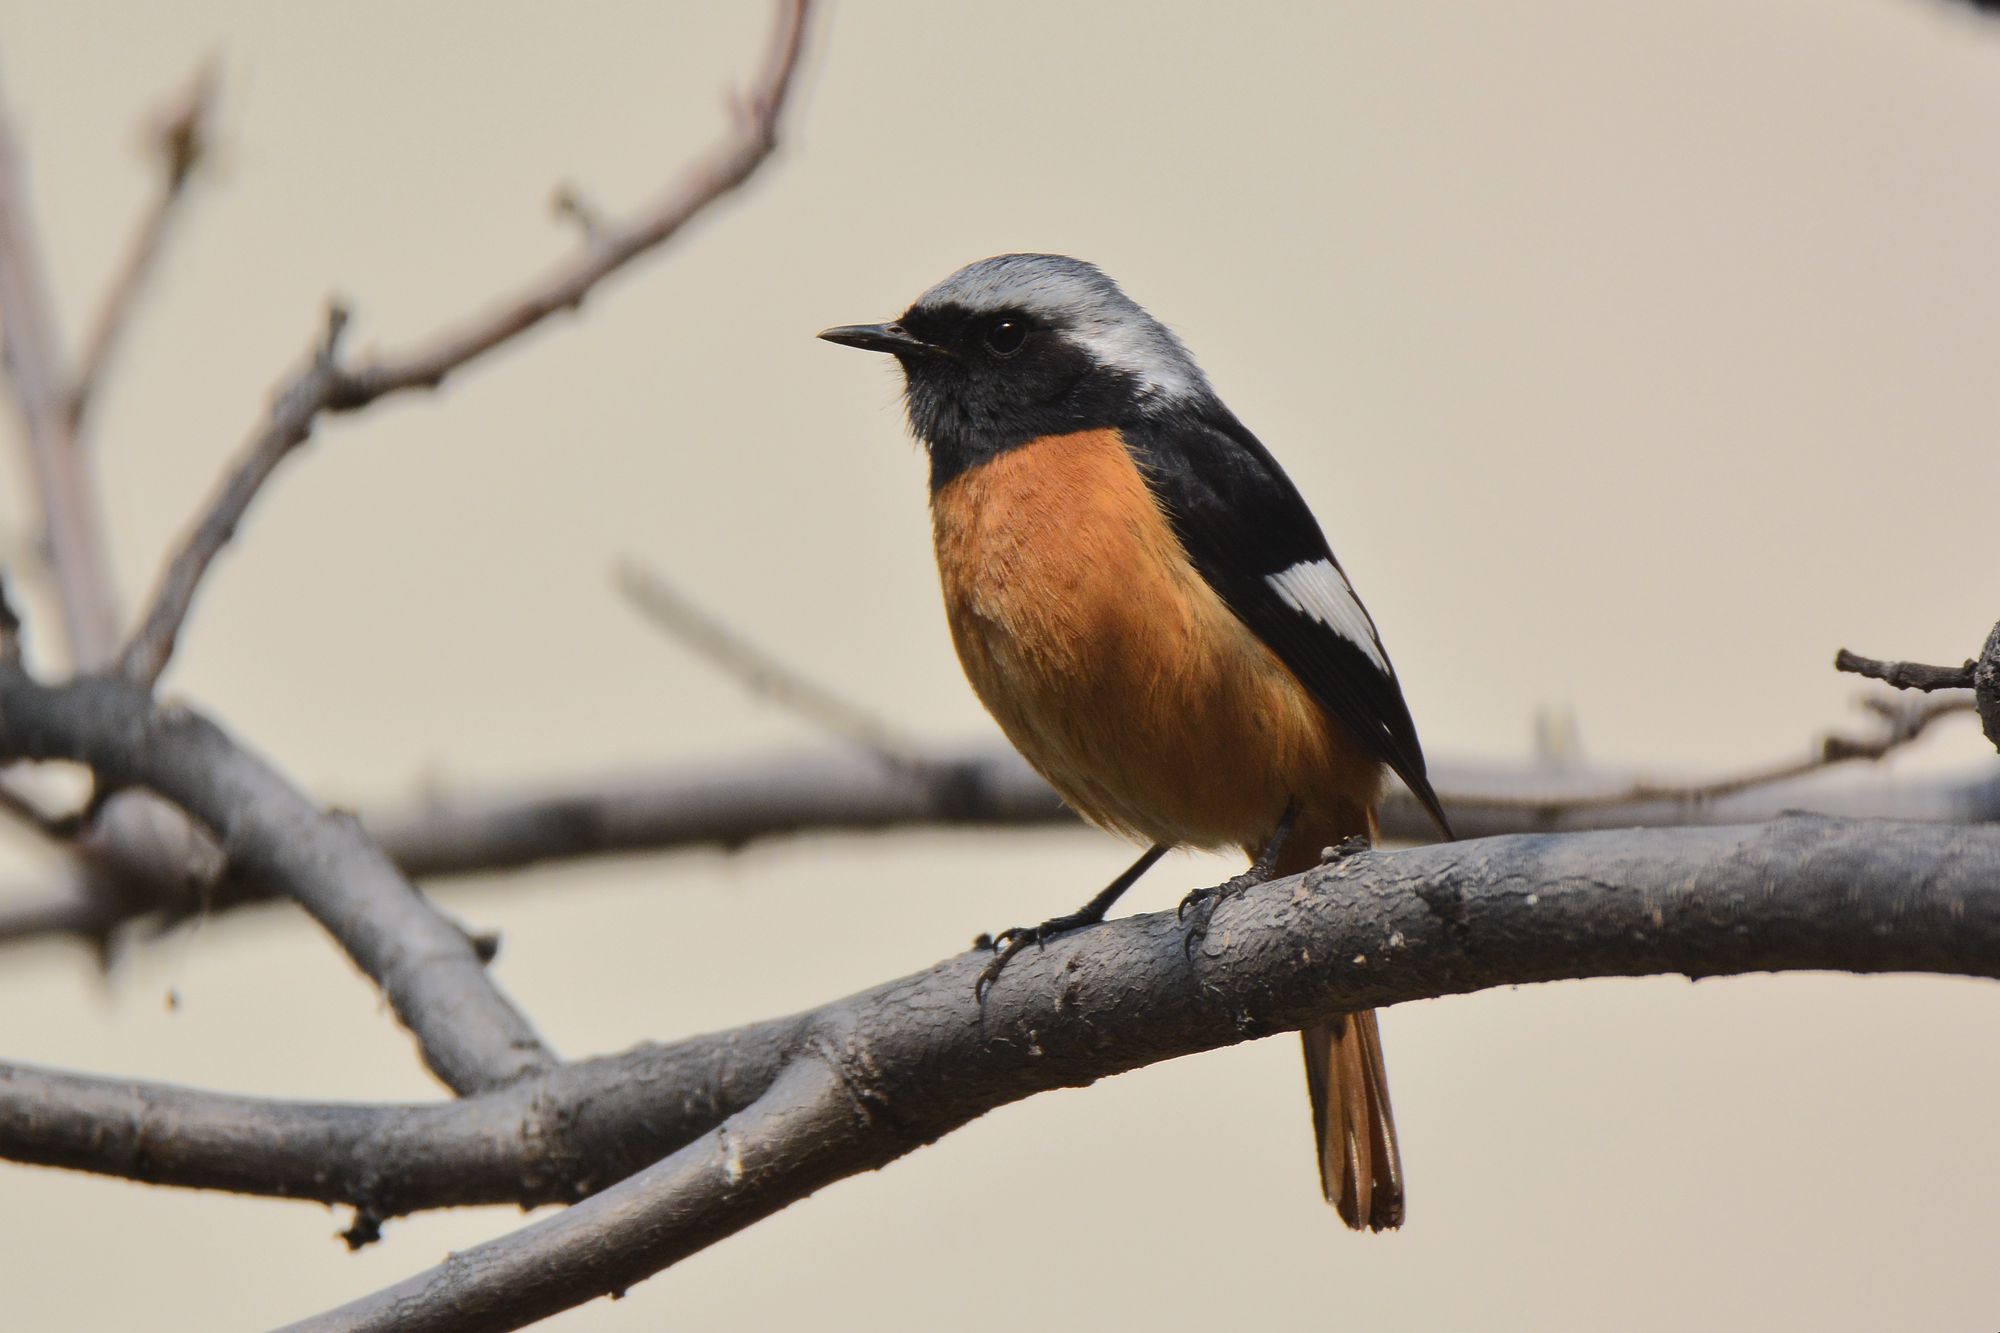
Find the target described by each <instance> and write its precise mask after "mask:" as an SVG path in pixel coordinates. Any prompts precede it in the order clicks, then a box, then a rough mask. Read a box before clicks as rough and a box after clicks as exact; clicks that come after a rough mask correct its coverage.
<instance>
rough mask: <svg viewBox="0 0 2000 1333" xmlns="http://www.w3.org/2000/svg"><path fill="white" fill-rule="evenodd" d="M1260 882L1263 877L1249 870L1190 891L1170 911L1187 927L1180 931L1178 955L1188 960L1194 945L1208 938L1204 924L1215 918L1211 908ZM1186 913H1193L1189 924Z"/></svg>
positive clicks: (1192, 955)
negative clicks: (1180, 954) (1173, 910)
mask: <svg viewBox="0 0 2000 1333" xmlns="http://www.w3.org/2000/svg"><path fill="white" fill-rule="evenodd" d="M1263 882H1264V876H1262V875H1259V874H1258V873H1257V872H1256V871H1255V870H1250V871H1246V872H1245V873H1243V874H1241V875H1235V876H1232V877H1231V878H1229V879H1226V880H1224V881H1222V883H1220V884H1211V885H1209V886H1208V887H1207V888H1203V889H1196V890H1195V891H1194V892H1192V893H1190V894H1188V896H1187V897H1185V898H1183V899H1181V905H1180V907H1179V908H1177V909H1176V910H1175V912H1174V916H1175V919H1176V920H1178V921H1180V922H1182V923H1183V924H1185V925H1186V927H1187V929H1186V930H1184V931H1182V932H1181V952H1182V953H1184V954H1186V955H1187V957H1188V958H1189V959H1192V958H1193V957H1194V946H1195V945H1197V944H1199V943H1201V942H1202V941H1203V940H1204V939H1207V938H1208V922H1209V918H1211V917H1213V916H1214V915H1215V909H1216V908H1218V907H1220V906H1222V904H1223V903H1225V902H1227V901H1229V900H1230V899H1231V898H1234V897H1235V896H1236V895H1237V894H1239V893H1243V892H1244V891H1246V890H1248V889H1253V888H1255V887H1257V886H1258V885H1259V884H1262V883H1263ZM1189 913H1193V916H1194V919H1193V920H1192V921H1189V919H1188V916H1189Z"/></svg>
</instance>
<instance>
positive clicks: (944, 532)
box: [819, 254, 1449, 1230]
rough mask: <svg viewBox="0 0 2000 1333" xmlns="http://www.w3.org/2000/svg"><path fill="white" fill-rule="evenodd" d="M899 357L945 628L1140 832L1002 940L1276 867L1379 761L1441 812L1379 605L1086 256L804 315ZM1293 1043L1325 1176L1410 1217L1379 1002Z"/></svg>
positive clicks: (1374, 1212)
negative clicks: (846, 319)
mask: <svg viewBox="0 0 2000 1333" xmlns="http://www.w3.org/2000/svg"><path fill="white" fill-rule="evenodd" d="M819 336H820V337H822V338H824V339H826V340H828V341H829V342H835V343H842V344H845V345H846V346H849V347H860V348H865V349H867V350H870V351H878V352H887V353H889V354H890V355H892V356H894V357H895V358H896V359H897V360H898V361H899V362H900V363H901V365H902V370H903V374H904V384H905V390H906V393H905V400H906V405H907V407H908V411H909V419H910V425H911V428H912V429H913V431H914V432H915V433H916V435H917V436H918V438H919V439H920V440H921V441H922V442H923V444H924V446H925V448H926V449H927V450H928V452H929V456H930V498H931V499H930V502H931V522H932V529H933V534H934V536H935V539H936V545H937V561H938V573H939V575H940V578H941V580H942V582H943V585H944V600H945V611H946V615H947V617H948V619H949V621H950V625H951V634H952V641H953V643H954V645H955V646H956V647H957V649H958V656H959V660H960V662H961V663H963V664H964V667H965V674H966V676H967V677H968V678H969V679H970V680H971V682H972V687H973V689H974V690H975V691H977V692H978V694H979V697H980V699H981V700H982V701H983V702H984V703H985V705H986V707H987V709H988V710H989V711H990V712H991V713H992V714H993V716H994V718H995V719H996V720H997V721H998V722H999V723H1000V727H1001V729H1002V730H1003V731H1005V732H1006V734H1007V738H1008V739H1009V740H1011V741H1012V742H1013V743H1014V745H1015V746H1016V747H1017V748H1018V749H1019V750H1020V751H1021V753H1022V754H1023V755H1025V756H1026V757H1027V759H1028V761H1029V762H1030V763H1031V764H1033V765H1034V766H1035V768H1036V769H1037V770H1038V771H1039V772H1040V773H1041V774H1042V776H1043V777H1045V778H1047V779H1048V781H1049V783H1050V785H1052V786H1053V787H1054V788H1055V789H1056V791H1057V792H1058V793H1060V794H1061V796H1062V798H1063V799H1064V800H1065V801H1067V802H1068V803H1069V804H1070V805H1071V806H1072V807H1073V808H1075V809H1076V811H1077V812H1078V813H1080V814H1081V815H1083V816H1084V817H1085V818H1086V819H1089V820H1091V821H1092V822H1094V823H1096V824H1098V825H1100V826H1102V827H1104V828H1106V829H1110V830H1112V831H1114V832H1117V833H1120V834H1124V835H1126V836H1128V837H1131V838H1134V839H1136V840H1138V841H1139V842H1141V843H1144V844H1146V845H1147V847H1148V850H1147V852H1146V853H1145V855H1143V856H1142V857H1140V858H1139V860H1138V862H1137V863H1135V864H1134V865H1133V866H1132V868H1131V869H1130V870H1128V871H1127V872H1126V873H1125V874H1123V875H1121V876H1119V877H1118V879H1117V880H1115V881H1113V882H1112V884H1111V885H1110V886H1108V887H1107V888H1106V889H1105V890H1104V891H1103V892H1102V893H1100V894H1098V895H1097V897H1095V898H1093V899H1092V900H1091V901H1090V902H1089V903H1088V904H1086V905H1085V906H1084V907H1083V908H1081V909H1079V910H1078V911H1076V912H1072V913H1070V914H1069V915H1067V916H1062V917H1056V918H1054V919H1052V920H1050V921H1046V922H1044V923H1042V925H1040V926H1037V927H1031V928H1016V929H1014V930H1010V931H1006V932H1003V934H1002V935H1001V936H1000V937H999V938H998V939H997V940H996V941H995V948H996V950H997V952H996V957H995V960H994V964H993V966H992V967H989V969H988V978H989V979H990V977H992V976H993V975H996V974H997V971H998V968H999V967H1000V966H1001V965H1003V964H1004V963H1005V961H1006V959H1007V958H1008V957H1009V956H1010V955H1011V954H1012V953H1013V952H1014V950H1016V949H1018V948H1020V947H1021V946H1022V945H1023V944H1024V943H1026V942H1027V941H1029V940H1040V939H1043V938H1046V937H1047V936H1048V935H1051V934H1054V933H1056V932H1059V931H1062V930H1066V929H1071V928H1074V927H1078V926H1083V925H1089V924H1093V923H1095V922H1098V921H1101V920H1103V918H1104V914H1105V912H1106V911H1107V910H1109V908H1110V907H1111V904H1112V903H1113V902H1114V901H1115V900H1116V899H1117V898H1118V896H1119V895H1120V894H1121V893H1123V892H1124V891H1125V890H1126V889H1127V888H1129V887H1130V886H1131V884H1132V883H1133V881H1135V880H1137V879H1138V878H1139V876H1140V875H1142V874H1143V873H1145V871H1146V869H1147V868H1148V867H1150V866H1151V865H1152V864H1153V862H1154V861H1156V860H1158V859H1159V857H1160V856H1161V855H1162V854H1163V853H1164V852H1165V851H1166V850H1167V849H1169V848H1172V847H1205V848H1208V847H1223V846H1235V847H1240V848H1242V849H1243V850H1244V852H1245V853H1246V854H1248V855H1249V856H1251V857H1252V858H1253V860H1254V863H1255V864H1254V867H1253V870H1252V872H1251V873H1250V874H1249V875H1246V876H1238V877H1237V878H1236V879H1235V880H1232V881H1230V882H1229V883H1228V884H1226V885H1221V886H1217V888H1215V889H1209V890H1198V891H1197V892H1196V893H1194V894H1191V895H1189V898H1188V900H1187V901H1186V902H1184V903H1183V904H1182V909H1183V913H1184V914H1185V913H1187V912H1189V911H1190V910H1192V912H1193V914H1194V921H1193V923H1192V924H1191V926H1190V929H1191V930H1194V931H1201V930H1205V928H1206V922H1207V917H1208V914H1209V913H1210V912H1212V911H1213V910H1214V906H1215V904H1216V902H1218V901H1219V900H1220V899H1221V898H1223V897H1225V896H1227V895H1228V894H1229V893H1231V892H1234V891H1236V890H1238V889H1240V888H1242V887H1245V886H1246V885H1247V883H1248V882H1251V881H1254V880H1255V879H1257V878H1268V877H1269V876H1271V875H1274V874H1293V873H1296V872H1298V871H1301V870H1304V869H1307V868H1309V867H1311V866H1313V865H1315V864H1317V862H1318V860H1319V855H1320V851H1321V849H1322V848H1323V847H1327V846H1330V845H1335V844H1339V843H1342V842H1344V841H1345V840H1346V839H1348V838H1350V837H1352V836H1354V835H1357V834H1359V835H1362V836H1364V837H1370V838H1372V837H1373V835H1374V833H1375V804H1376V802H1377V800H1378V799H1379V797H1380V794H1381V789H1382V784H1383V770H1384V768H1385V766H1386V767H1387V768H1389V769H1393V770H1394V771H1395V773H1396V774H1397V775H1398V776H1399V777H1401V778H1402V780H1403V782H1404V783H1405V784H1406V785H1407V786H1408V787H1409V789H1410V790H1411V791H1412V792H1414V793H1415V794H1416V797H1417V799H1418V800H1419V801H1421V802H1422V803H1423V805H1424V808H1425V809H1426V810H1428V811H1429V812H1430V814H1431V817H1432V818H1433V819H1435V820H1436V821H1437V823H1438V826H1439V827H1440V829H1444V830H1445V831H1446V836H1449V829H1448V828H1447V827H1446V823H1445V817H1444V812H1443V811H1442V810H1441V809H1440V808H1439V806H1438V800H1437V796H1436V794H1435V793H1434V792H1433V791H1432V790H1431V785H1430V782H1429V781H1428V779H1426V777H1425V776H1424V757H1423V751H1422V750H1421V749H1420V748H1419V746H1418V744H1417V732H1416V727H1415V726H1414V724H1413V723H1412V722H1411V720H1410V713H1409V709H1408V707H1407V706H1406V705H1405V704H1404V702H1403V693H1402V688H1401V686H1400V685H1399V684H1398V683H1397V680H1396V672H1395V669H1394V668H1393V667H1391V666H1390V665H1389V655H1388V653H1386V652H1385V651H1384V650H1383V648H1382V639H1381V636H1380V635H1378V634H1377V633H1376V632H1375V625H1374V622H1373V621H1372V620H1371V619H1370V618H1369V616H1368V612H1367V611H1366V610H1365V609H1363V607H1362V605H1361V601H1360V599H1359V598H1358V597H1356V596H1355V594H1354V589H1353V587H1352V585H1350V584H1349V583H1348V581H1347V576H1346V574H1344V573H1343V572H1342V571H1341V568H1340V563H1339V562H1338V561H1337V560H1335V559H1334V557H1333V552H1332V551H1331V550H1330V549H1328V547H1327V544H1326V538H1325V537H1323V536H1322V535H1321V534H1320V529H1319V524H1318V523H1316V522H1315V521H1314V520H1313V516H1312V512H1311V511H1310V510H1309V509H1307V507H1306V503H1305V501H1304V500H1303V499H1301V498H1300V496H1299V492H1298V490H1297V488H1296V487H1294V486H1293V485H1292V483H1291V480H1290V479H1289V478H1288V477H1286V476H1285V473H1284V471H1283V470H1282V469H1281V468H1279V466H1278V463H1277V460H1276V459H1274V458H1273V457H1272V456H1271V453H1270V451H1269V450H1267V449H1266V448H1265V447H1264V446H1263V445H1262V444H1260V443H1259V442H1258V440H1257V437H1256V436H1254V435H1252V434H1251V433H1250V432H1249V431H1248V430H1247V429H1246V428H1245V427H1244V426H1243V424H1242V423H1241V422H1239V421H1238V420H1237V419H1236V417H1235V416H1234V415H1233V414H1232V413H1231V412H1230V411H1229V409H1228V408H1227V407H1224V406H1223V405H1222V401H1221V400H1220V399H1219V398H1217V397H1216V396H1215V392H1214V391H1213V390H1212V389H1210V388H1209V385H1208V380H1207V379H1206V378H1205V377H1204V376H1203V375H1202V372H1201V369H1200V367H1199V366H1197V365H1196V364H1195V362H1194V359H1193V358H1192V357H1191V356H1190V355H1189V354H1188V351H1187V349H1186V348H1185V347H1183V346H1182V345H1181V342H1180V340H1179V339H1178V338H1176V337H1175V336H1174V335H1173V334H1172V333H1171V332H1169V331H1168V330H1167V328H1166V327H1165V326H1164V325H1162V324H1161V323H1160V322H1159V321H1158V320H1156V319H1154V318H1153V317H1152V316H1151V315H1149V314H1147V313H1146V312H1145V311H1144V310H1143V309H1141V308H1140V307H1139V306H1138V305H1137V304H1136V303H1135V302H1133V301H1132V300H1131V298H1129V297H1127V296H1126V295H1125V293H1124V292H1123V291H1122V290H1120V289H1119V287H1118V285H1117V284H1116V283H1114V282H1113V281H1112V280H1111V279H1110V278H1108V277H1106V276H1105V275H1104V274H1103V273H1102V272H1100V271H1099V270H1098V269H1097V268H1096V267H1094V266H1093V265H1090V264H1086V263H1084V262H1082V261H1081V260H1077V259H1070V258H1067V257H1065V256H1062V255H1033V254H1020V255H1000V256H997V257H995V258H992V259H983V260H980V261H979V262H978V263H975V264H970V265H968V266H967V267H965V268H962V269H960V270H959V271H958V272H956V273H954V274H952V275H951V276H950V277H948V278H946V279H945V280H944V281H943V282H941V283H939V284H938V285H937V286H935V287H933V288H931V289H930V290H929V291H927V292H925V293H924V294H923V295H922V296H921V297H919V298H917V301H916V304H914V305H912V306H911V307H910V308H909V309H908V310H906V311H905V312H904V313H903V315H902V317H901V318H900V319H897V320H896V321H894V322H893V323H889V324H856V325H847V326H843V327H840V328H833V329H828V330H826V331H825V332H823V333H821V334H820V335H819ZM1301 1035H1302V1036H1303V1037H1304V1039H1305V1058H1306V1083H1307V1087H1308V1090H1309V1091H1310V1093H1311V1096H1312V1102H1313V1125H1314V1130H1315V1133H1316V1136H1317V1140H1318V1147H1319V1168H1320V1184H1321V1187H1322V1189H1323V1191H1324V1192H1325V1194H1326V1197H1327V1200H1328V1201H1329V1202H1331V1203H1332V1204H1334V1205H1335V1207H1337V1208H1338V1209H1339V1210H1340V1215H1341V1217H1342V1218H1343V1219H1344V1220H1345V1221H1346V1222H1347V1224H1348V1225H1349V1226H1351V1227H1355V1228H1362V1227H1367V1228H1369V1229H1371V1230H1375V1229H1381V1228H1385V1227H1394V1226H1398V1225H1400V1224H1401V1222H1402V1220H1403V1172H1402V1164H1401V1161H1400V1158H1399V1153H1398V1149H1397V1144H1396V1130H1395V1122H1394V1120H1393V1119H1392V1118H1391V1114H1390V1109H1389V1089H1388V1083H1387V1078H1386V1074H1385V1072H1384V1068H1383V1063H1382V1042H1381V1036H1380V1031H1379V1029H1378V1027H1377V1025H1376V1021H1375V1014H1374V1013H1373V1011H1367V1012H1362V1013H1352V1014H1340V1015H1335V1016H1332V1017H1329V1018H1328V1019H1326V1020H1325V1021H1324V1022H1321V1023H1315V1024H1313V1025H1312V1026H1311V1027H1308V1028H1306V1029H1305V1030H1304V1032H1303V1033H1302V1034H1301Z"/></svg>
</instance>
